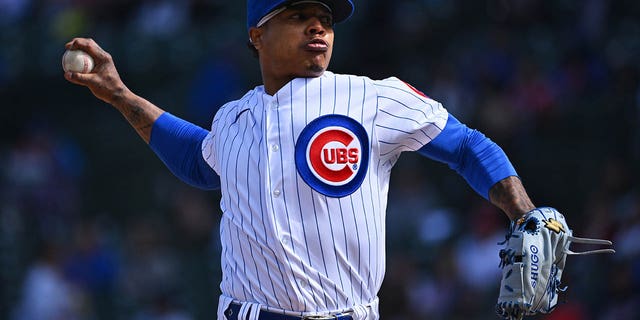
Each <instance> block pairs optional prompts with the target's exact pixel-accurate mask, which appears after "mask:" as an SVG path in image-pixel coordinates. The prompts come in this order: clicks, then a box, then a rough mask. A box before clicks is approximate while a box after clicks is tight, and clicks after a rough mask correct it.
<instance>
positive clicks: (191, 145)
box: [149, 112, 220, 190]
mask: <svg viewBox="0 0 640 320" xmlns="http://www.w3.org/2000/svg"><path fill="white" fill-rule="evenodd" d="M206 136H207V131H206V130H204V129H202V128H200V127H199V126H197V125H195V124H192V123H190V122H187V121H185V120H182V119H180V118H178V117H175V116H173V115H172V114H170V113H168V112H165V113H163V114H162V115H161V116H160V117H159V118H158V120H156V122H155V123H154V124H153V128H152V129H151V139H150V141H149V146H150V147H151V149H152V150H153V151H154V152H155V153H156V155H157V156H158V157H159V158H160V160H162V162H164V164H165V165H166V166H167V167H168V168H169V170H170V171H171V172H172V173H173V174H174V175H175V176H177V177H178V178H180V179H181V180H182V181H184V182H186V183H188V184H190V185H192V186H194V187H197V188H200V189H205V190H214V189H220V177H219V176H218V175H217V174H216V173H215V171H213V169H212V168H211V167H210V166H209V164H207V162H206V161H205V160H204V158H203V157H202V150H201V146H202V141H203V140H204V138H205V137H206Z"/></svg>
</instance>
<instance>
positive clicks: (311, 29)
mask: <svg viewBox="0 0 640 320" xmlns="http://www.w3.org/2000/svg"><path fill="white" fill-rule="evenodd" d="M306 31H307V34H309V35H316V34H319V35H322V34H324V33H325V32H326V27H325V26H324V25H323V24H322V20H321V19H320V18H319V17H312V18H310V19H309V25H308V26H307V30H306Z"/></svg>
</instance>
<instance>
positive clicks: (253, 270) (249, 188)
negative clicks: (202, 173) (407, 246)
mask: <svg viewBox="0 0 640 320" xmlns="http://www.w3.org/2000/svg"><path fill="white" fill-rule="evenodd" d="M331 114H338V115H344V116H348V117H349V118H352V119H354V120H356V121H357V122H359V123H360V124H362V127H363V128H364V130H365V131H366V134H367V135H368V141H369V146H368V149H369V152H370V157H369V161H368V163H366V164H362V165H368V171H367V173H366V176H365V178H364V180H363V182H362V184H361V185H360V187H359V188H358V189H356V190H355V191H354V192H353V193H351V194H349V195H347V196H344V197H340V198H334V197H330V196H325V195H323V194H322V193H319V192H317V191H315V190H314V189H313V188H312V187H310V186H309V185H308V184H307V183H306V182H305V180H304V179H302V178H301V176H300V175H299V174H298V172H297V170H296V164H295V161H294V149H295V146H296V141H297V139H298V137H299V136H300V134H301V132H302V131H303V129H305V127H306V126H307V124H309V123H310V122H311V121H313V120H314V119H317V118H318V117H320V116H323V115H331ZM447 116H448V114H447V112H446V110H445V109H444V108H443V107H442V106H441V105H440V104H439V103H437V102H435V101H433V100H431V99H429V98H427V97H425V96H422V95H420V94H419V93H417V92H416V91H414V90H413V89H412V88H411V87H409V86H407V85H406V84H405V83H403V82H402V81H400V80H398V79H396V78H389V79H385V80H380V81H373V80H371V79H368V78H365V77H357V76H349V75H336V74H333V73H331V72H325V73H324V75H323V76H321V77H319V78H309V79H305V78H300V79H294V80H293V81H291V82H290V83H288V84H287V85H285V86H284V87H283V88H282V89H281V90H279V91H278V92H277V93H276V94H275V95H273V96H270V95H268V94H266V93H265V92H264V88H263V87H262V86H260V87H256V88H255V89H254V90H252V91H249V92H248V93H247V94H246V95H245V96H244V97H242V98H241V99H240V100H237V101H233V102H230V103H228V104H226V105H224V106H223V107H222V108H221V109H220V110H219V112H218V113H217V114H216V116H215V118H214V120H213V124H212V130H211V132H210V134H209V135H208V136H207V138H206V139H205V141H204V143H203V147H202V152H203V156H204V157H205V159H206V161H207V162H208V163H209V165H211V167H212V168H213V169H214V170H215V171H216V172H217V173H218V174H219V175H220V177H221V189H222V199H221V204H220V205H221V208H222V212H223V216H222V221H221V226H220V237H221V242H222V245H223V252H222V257H221V260H222V269H223V279H222V283H221V289H222V293H223V295H224V296H227V297H231V298H233V299H236V300H239V301H250V302H256V303H259V304H261V305H262V306H263V308H266V309H272V310H288V311H294V312H298V313H300V314H307V313H313V312H319V311H327V310H333V311H337V310H344V309H348V308H351V307H353V306H354V305H361V304H367V303H369V302H372V301H374V300H376V299H377V298H376V294H377V292H378V290H379V288H380V285H381V282H382V279H383V277H384V271H385V247H384V243H385V235H384V230H385V209H386V205H387V191H388V182H389V175H390V170H391V168H392V166H393V164H394V163H395V162H396V160H397V159H398V157H399V155H400V153H401V152H403V151H409V150H417V149H419V148H420V147H422V146H423V145H425V144H426V143H428V142H429V141H431V139H433V138H434V137H435V136H436V135H437V134H438V133H439V132H440V131H441V130H442V128H443V126H444V125H445V123H446V120H447ZM376 312H377V311H376Z"/></svg>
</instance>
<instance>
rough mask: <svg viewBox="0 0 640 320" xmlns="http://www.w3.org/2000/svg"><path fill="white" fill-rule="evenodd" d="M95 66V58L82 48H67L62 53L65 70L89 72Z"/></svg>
mask: <svg viewBox="0 0 640 320" xmlns="http://www.w3.org/2000/svg"><path fill="white" fill-rule="evenodd" d="M93 66H94V62H93V58H92V57H91V56H90V55H89V54H88V53H86V52H84V51H82V50H67V51H65V52H64V54H63V55H62V69H64V71H65V72H79V73H89V72H91V70H93Z"/></svg>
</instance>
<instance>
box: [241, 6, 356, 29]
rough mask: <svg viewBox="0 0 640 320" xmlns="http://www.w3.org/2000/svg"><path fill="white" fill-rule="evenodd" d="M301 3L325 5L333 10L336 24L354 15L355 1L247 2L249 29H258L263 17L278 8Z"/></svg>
mask: <svg viewBox="0 0 640 320" xmlns="http://www.w3.org/2000/svg"><path fill="white" fill-rule="evenodd" d="M299 2H307V3H308V2H317V3H320V4H324V5H325V6H326V7H328V8H329V9H330V10H331V14H332V15H333V22H334V23H338V22H342V21H344V20H347V19H348V18H349V17H351V15H352V14H353V1H351V0H316V1H304V0H302V1H301V0H298V1H296V0H247V28H251V27H256V26H257V25H258V22H259V21H260V20H261V19H262V18H263V17H265V16H266V15H268V14H269V13H271V12H273V11H274V10H276V9H278V8H281V7H284V6H288V5H292V4H296V3H299Z"/></svg>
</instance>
